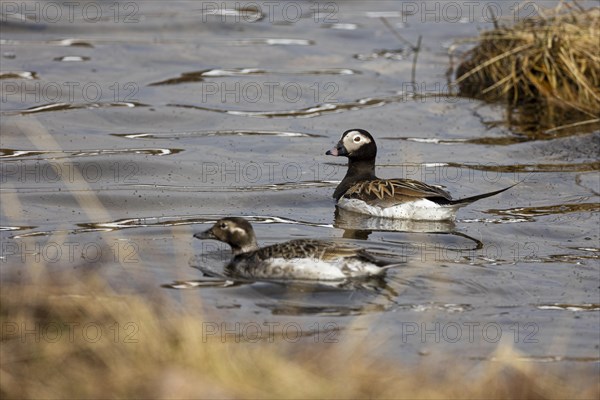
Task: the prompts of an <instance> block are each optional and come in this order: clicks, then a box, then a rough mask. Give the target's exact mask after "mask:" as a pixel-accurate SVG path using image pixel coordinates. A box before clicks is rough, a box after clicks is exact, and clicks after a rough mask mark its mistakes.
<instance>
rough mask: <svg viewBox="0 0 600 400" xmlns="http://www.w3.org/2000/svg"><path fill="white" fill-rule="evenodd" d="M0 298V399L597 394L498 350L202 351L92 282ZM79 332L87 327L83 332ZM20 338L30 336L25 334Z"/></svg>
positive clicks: (168, 324) (148, 311) (186, 321)
mask: <svg viewBox="0 0 600 400" xmlns="http://www.w3.org/2000/svg"><path fill="white" fill-rule="evenodd" d="M0 300H1V302H0V305H1V306H0V319H1V321H0V322H1V323H2V337H1V349H0V350H1V355H2V357H1V364H0V396H1V397H2V398H3V399H8V398H29V399H34V398H60V399H68V398H78V399H81V398H123V397H126V398H211V399H215V398H278V399H279V398H353V399H357V398H440V399H441V398H443V399H446V398H478V399H485V398H490V399H491V398H494V399H498V398H519V399H524V398H535V399H546V398H547V399H551V398H581V397H585V398H598V395H599V394H600V393H599V389H598V386H597V385H596V384H590V382H594V379H590V377H589V376H585V379H582V377H583V375H579V374H577V373H575V372H573V375H571V376H561V377H557V376H554V375H551V374H550V373H543V372H541V371H540V365H539V364H535V363H527V362H520V361H517V358H518V354H516V353H515V352H514V351H513V350H511V349H506V348H499V349H498V351H497V354H496V355H495V357H496V358H497V359H498V361H496V362H489V361H487V362H482V363H481V364H480V365H479V366H478V367H477V368H473V364H470V366H468V367H467V366H462V367H461V365H457V364H456V363H454V362H446V363H444V362H430V363H429V364H428V365H427V366H425V365H422V366H407V365H404V366H403V365H402V364H401V362H396V361H394V360H389V359H380V358H379V359H378V358H375V357H374V356H372V355H371V354H372V353H371V352H370V351H369V346H375V345H376V344H374V343H368V342H367V341H365V340H364V339H361V340H360V341H353V340H351V339H349V340H342V341H341V342H340V343H335V344H331V345H327V346H325V345H322V346H319V347H316V345H314V344H312V343H306V342H304V343H302V342H299V343H295V344H294V343H286V342H284V341H282V340H277V338H275V340H274V341H273V342H269V341H263V342H259V343H244V342H243V341H242V342H239V343H236V342H235V340H229V341H227V342H222V341H221V340H208V341H206V340H203V325H202V320H201V319H200V318H198V317H197V316H192V315H187V314H186V313H185V312H182V311H181V310H180V309H179V311H176V310H175V305H174V304H172V301H169V300H167V299H164V298H163V299H154V300H148V298H146V297H141V296H139V295H122V294H117V293H115V292H113V291H112V290H111V289H110V288H109V287H108V286H107V285H106V284H104V283H102V282H99V281H88V282H85V283H84V282H81V281H78V282H71V283H69V284H60V285H57V284H37V285H34V284H9V283H4V285H3V287H2V291H1V299H0ZM90 324H91V325H90ZM86 325H89V326H91V328H89V327H88V329H87V332H85V333H84V331H85V327H86ZM98 326H101V327H102V330H103V332H102V336H101V337H100V338H98V334H97V332H96V329H95V327H98ZM111 327H116V329H113V328H111ZM25 330H28V331H29V332H30V333H29V334H27V335H24V331H25ZM35 331H37V332H38V333H32V332H35ZM59 331H62V335H61V336H60V337H59V335H57V332H59ZM40 332H41V333H40ZM115 332H118V333H115ZM275 336H277V335H275ZM36 337H37V338H38V339H36ZM426 359H427V360H429V361H433V360H431V359H430V358H426ZM432 366H434V367H432ZM586 382H587V383H586ZM585 385H587V386H585Z"/></svg>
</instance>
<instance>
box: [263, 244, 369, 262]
mask: <svg viewBox="0 0 600 400" xmlns="http://www.w3.org/2000/svg"><path fill="white" fill-rule="evenodd" d="M360 254H361V249H360V248H359V247H354V246H350V245H346V244H338V243H334V242H329V241H323V240H313V239H297V240H290V241H289V242H284V243H277V244H273V245H270V246H266V247H263V248H261V249H258V250H256V251H255V252H254V254H253V256H254V257H257V258H258V259H260V260H268V259H273V258H283V259H293V258H314V259H318V260H333V259H339V258H348V257H356V256H359V255H360Z"/></svg>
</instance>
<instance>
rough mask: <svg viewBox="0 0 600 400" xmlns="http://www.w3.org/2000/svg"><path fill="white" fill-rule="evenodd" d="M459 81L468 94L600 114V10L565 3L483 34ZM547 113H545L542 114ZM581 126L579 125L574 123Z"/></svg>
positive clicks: (513, 103) (460, 69)
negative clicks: (544, 12) (549, 10)
mask: <svg viewBox="0 0 600 400" xmlns="http://www.w3.org/2000/svg"><path fill="white" fill-rule="evenodd" d="M477 42H478V44H477V45H476V46H475V47H474V48H473V49H471V50H470V51H468V52H467V53H466V54H465V55H464V61H463V62H462V63H461V64H460V65H459V67H458V68H457V72H456V76H457V79H456V83H457V84H458V86H459V89H460V93H461V94H462V95H465V96H469V97H475V98H480V99H484V100H487V101H506V102H508V104H509V106H511V107H520V106H528V105H531V104H532V103H533V104H536V105H538V108H539V107H540V106H541V107H543V108H545V109H548V110H553V111H551V112H553V114H556V108H557V107H558V108H561V109H563V110H566V111H568V112H571V113H572V112H577V113H579V114H581V115H580V117H579V122H584V121H585V120H589V121H593V120H595V119H597V118H598V117H599V116H600V8H598V7H595V8H591V9H583V8H581V7H580V6H579V5H578V3H577V2H561V3H560V4H559V5H558V6H557V7H556V8H555V9H554V10H552V11H551V12H548V13H546V14H540V15H538V16H537V17H535V18H528V19H524V20H522V21H519V22H517V23H514V24H512V25H510V26H509V25H502V24H496V28H495V29H493V30H490V31H486V32H483V33H482V34H481V36H480V37H479V38H478V39H477ZM543 113H544V110H542V115H543ZM569 122H570V123H577V121H574V122H573V121H569Z"/></svg>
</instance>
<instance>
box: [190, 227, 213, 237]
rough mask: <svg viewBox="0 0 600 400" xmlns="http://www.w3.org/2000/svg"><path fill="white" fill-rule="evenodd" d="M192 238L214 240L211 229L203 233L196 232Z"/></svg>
mask: <svg viewBox="0 0 600 400" xmlns="http://www.w3.org/2000/svg"><path fill="white" fill-rule="evenodd" d="M194 237H195V238H196V239H215V235H214V234H213V233H212V230H211V229H209V230H207V231H204V232H198V233H196V234H194Z"/></svg>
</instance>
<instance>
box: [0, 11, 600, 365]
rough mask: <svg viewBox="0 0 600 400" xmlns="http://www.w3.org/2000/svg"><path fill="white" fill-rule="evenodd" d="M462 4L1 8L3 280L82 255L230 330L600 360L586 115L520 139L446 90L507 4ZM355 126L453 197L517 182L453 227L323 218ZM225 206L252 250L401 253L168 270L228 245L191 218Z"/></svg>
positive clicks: (410, 172) (594, 183)
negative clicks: (324, 243) (339, 261)
mask: <svg viewBox="0 0 600 400" xmlns="http://www.w3.org/2000/svg"><path fill="white" fill-rule="evenodd" d="M467 3H469V4H471V5H467ZM467 3H465V4H463V3H460V2H458V3H455V4H459V5H461V8H460V9H459V11H460V12H461V13H462V19H461V18H457V16H456V14H455V11H456V10H452V9H447V8H443V7H442V4H444V3H435V4H438V6H436V7H437V9H436V8H433V11H429V12H428V11H427V9H426V8H425V7H426V6H425V5H424V3H420V2H409V3H405V4H404V5H402V3H399V2H383V1H376V2H349V1H348V2H330V3H321V4H320V5H319V7H320V11H319V12H318V13H317V12H316V11H315V10H316V8H315V7H316V6H315V4H316V3H309V2H284V3H276V7H275V8H274V9H271V10H270V9H269V6H267V5H264V7H262V8H261V10H260V11H261V12H260V13H257V12H256V9H253V8H248V9H246V10H245V11H239V10H238V11H235V4H234V3H231V4H228V5H227V6H226V7H225V8H223V7H222V6H221V4H222V3H221V2H219V3H208V2H205V3H202V2H168V3H167V2H165V3H164V4H163V3H161V2H139V3H136V2H128V3H120V4H117V3H106V4H105V3H91V4H94V5H96V6H97V7H100V8H94V9H92V8H93V7H88V9H86V10H85V11H84V10H83V9H82V8H79V7H76V8H75V9H74V18H73V19H72V20H71V19H70V18H69V17H68V14H67V11H66V10H62V11H63V13H64V14H63V15H62V17H61V18H59V19H58V20H57V19H56V18H55V14H53V13H52V12H53V10H52V9H51V8H48V7H50V6H49V5H50V4H51V2H48V3H44V2H42V3H37V4H38V6H39V7H40V8H39V9H38V11H37V12H36V11H33V12H31V11H28V12H25V11H23V10H21V9H20V8H19V7H20V4H21V3H18V4H17V3H10V4H14V5H15V6H16V7H17V9H13V8H7V6H6V4H8V3H3V21H2V23H3V30H2V39H1V42H0V44H1V48H2V50H1V52H2V68H1V69H2V71H1V75H0V82H1V84H2V121H1V131H2V137H1V146H0V147H1V153H0V159H1V161H2V164H1V165H2V171H1V172H2V188H1V191H0V195H1V199H2V206H1V207H2V208H1V211H2V223H1V225H2V228H1V229H2V231H1V232H0V235H1V237H2V255H1V257H2V259H1V265H2V269H1V274H2V279H3V280H4V281H7V280H15V279H23V280H25V279H29V277H31V276H33V277H35V276H39V274H41V272H40V270H41V269H43V268H46V267H47V268H48V269H49V271H50V272H51V273H56V274H58V273H60V272H66V273H68V274H85V273H87V272H89V271H94V272H97V273H100V274H102V275H103V276H105V277H107V278H108V279H109V281H110V282H111V284H113V285H114V286H115V287H116V288H118V289H119V290H126V291H131V290H133V291H139V292H141V293H144V294H149V295H152V294H153V293H155V292H156V291H157V290H162V291H165V292H167V293H168V295H170V296H173V297H174V298H176V299H178V301H179V302H180V303H181V305H182V307H183V308H184V309H186V310H187V311H189V312H203V313H204V314H205V315H208V316H209V318H212V320H214V321H215V323H218V324H220V323H221V322H222V321H226V322H227V323H228V324H230V326H229V328H230V329H233V331H234V332H235V334H237V335H239V336H242V337H244V335H246V334H247V332H246V331H245V330H244V327H252V328H253V329H255V328H256V324H258V326H260V327H263V328H264V329H265V331H264V332H265V333H266V332H267V327H268V326H272V325H273V324H279V326H280V327H287V328H290V329H292V330H293V332H292V333H290V335H291V336H292V338H293V337H294V335H295V333H299V334H300V336H301V337H306V338H308V339H305V340H308V341H310V342H324V343H328V341H331V340H334V341H335V340H339V339H343V338H344V337H346V338H362V337H365V338H366V337H368V338H369V339H370V340H372V341H373V343H379V348H380V349H381V353H382V354H385V355H387V356H390V357H394V358H398V359H402V360H403V361H406V360H412V359H419V358H420V357H422V356H424V355H429V354H437V355H443V356H451V357H459V358H460V359H462V360H463V361H468V360H481V359H488V358H490V357H491V356H490V354H491V353H492V352H493V350H494V349H495V348H497V346H498V343H510V344H514V346H515V347H516V348H517V349H518V350H519V351H521V352H522V354H523V358H524V359H528V360H531V361H538V362H544V363H546V362H549V363H556V364H558V365H559V366H565V365H570V363H576V364H578V365H581V364H586V365H588V364H589V365H594V366H595V367H596V368H597V365H598V361H600V355H599V342H598V324H599V310H600V298H599V275H598V274H599V271H598V266H599V265H598V259H599V258H600V243H599V231H598V226H599V225H598V223H599V222H600V221H599V217H598V215H599V214H598V211H599V206H598V200H599V195H600V187H599V179H598V169H599V166H600V164H599V162H598V154H599V151H600V131H599V130H598V127H597V126H596V130H594V129H593V128H594V127H591V128H590V127H587V130H585V129H583V128H582V129H579V130H577V129H569V130H558V131H552V132H548V133H544V132H537V134H534V135H524V134H519V133H515V132H517V131H518V129H515V128H514V127H512V128H511V127H510V126H509V125H508V124H507V123H506V120H507V114H506V112H505V110H503V109H502V108H501V107H499V106H491V105H487V104H484V103H481V102H479V101H475V100H470V99H464V98H457V97H454V96H446V94H447V92H448V90H447V84H446V82H447V78H446V71H447V69H448V67H449V57H448V49H449V47H450V46H451V45H452V43H453V42H454V41H456V40H459V39H461V38H465V37H470V36H475V35H476V34H477V33H478V29H480V28H486V27H490V26H491V22H490V19H489V18H487V20H486V18H484V17H482V13H484V5H485V4H488V3H490V4H491V5H492V6H494V7H499V8H497V9H498V10H499V11H500V13H501V14H502V16H504V17H507V18H512V17H514V10H512V9H511V8H510V7H511V6H512V5H509V4H507V3H506V2H503V3H500V2H495V3H494V2H481V3H476V4H475V3H473V2H467ZM53 4H57V3H53ZM215 4H216V6H215ZM241 4H242V5H243V2H242V3H241ZM253 4H254V3H253ZM430 4H433V3H430ZM538 4H541V5H544V6H550V5H552V4H554V3H551V2H548V3H541V2H538ZM409 6H410V8H408V7H409ZM45 7H46V8H45ZM203 7H204V9H203ZM214 7H216V8H214ZM412 7H416V8H412ZM432 7H433V6H432ZM444 7H445V6H444ZM242 9H243V7H242ZM283 9H285V10H286V13H284V14H282V10H283ZM44 10H45V11H44ZM98 10H102V11H101V12H102V17H101V18H97V16H98V15H99V14H98V12H100V11H98ZM298 10H299V11H300V12H301V13H300V14H301V15H299V16H298V19H297V20H296V17H295V16H296V11H298ZM469 10H471V11H472V13H470V12H469ZM269 11H271V12H269ZM402 11H405V12H406V14H402ZM411 12H415V13H414V14H412V15H408V14H410V13H411ZM531 12H532V10H531V9H526V10H522V11H521V14H519V15H521V16H526V15H529V14H530V13H531ZM23 13H24V15H20V14H23ZM483 15H485V14H483ZM382 18H385V20H383V19H382ZM96 19H98V20H97V21H96ZM222 19H224V20H222ZM386 23H387V24H389V25H391V26H393V27H394V29H395V30H396V31H397V32H398V33H399V34H400V35H401V36H402V37H403V38H404V39H405V40H407V41H408V42H410V43H412V44H413V45H414V44H416V43H417V39H418V37H419V35H421V36H422V45H421V50H420V51H419V52H418V59H417V64H416V65H417V68H416V71H415V72H416V82H417V84H416V87H417V89H418V92H420V93H421V94H424V95H428V96H413V95H411V93H410V92H411V91H413V90H414V88H415V85H413V84H412V83H411V71H412V64H413V58H414V56H415V51H414V50H413V49H411V46H410V45H409V44H408V43H405V42H403V41H401V40H400V39H399V38H397V37H396V36H395V35H394V34H393V33H392V32H391V31H390V29H388V27H387V26H386ZM440 93H441V95H440ZM354 127H362V128H365V129H368V130H369V131H370V132H371V133H373V134H374V136H375V137H376V138H377V140H378V147H379V155H378V160H377V162H378V173H379V175H380V176H382V177H407V178H413V179H419V180H424V181H427V182H428V183H433V184H438V185H443V186H445V187H446V188H447V189H448V190H449V191H450V192H451V193H453V194H454V196H455V197H457V198H460V197H466V196H470V195H475V194H478V193H483V192H486V191H492V190H496V189H498V188H501V187H505V186H508V185H511V184H513V183H516V182H519V181H523V182H522V183H521V184H520V185H517V186H516V187H514V188H512V189H511V190H509V191H507V192H504V193H502V194H500V195H498V196H495V197H492V198H489V199H485V200H481V201H480V202H477V203H475V204H473V205H471V206H469V207H466V208H464V209H462V210H461V211H460V212H459V215H458V219H457V221H456V222H455V223H454V224H446V223H428V222H423V223H416V222H406V221H404V222H402V221H394V222H390V221H385V220H383V221H381V220H376V219H369V218H361V217H359V216H355V215H351V214H350V215H348V214H341V215H336V213H335V211H334V209H335V208H334V201H333V199H332V198H331V194H332V193H333V190H334V188H335V186H336V184H337V182H338V181H339V180H340V179H341V178H342V177H343V175H344V173H345V165H344V160H342V159H337V158H333V157H327V156H325V155H324V154H325V151H326V150H328V149H329V148H331V146H332V145H333V144H335V143H336V141H337V140H338V138H339V136H340V134H341V133H342V132H343V131H345V130H347V129H349V128H354ZM223 215H240V216H246V217H248V218H249V219H250V220H251V221H252V222H253V223H254V226H255V229H256V231H257V236H258V238H259V240H260V242H261V243H263V244H268V243H273V242H278V241H282V240H287V239H293V238H304V237H310V238H339V240H342V241H345V242H348V243H356V244H359V245H361V246H363V247H366V248H369V249H370V250H372V251H373V252H377V253H379V254H381V255H383V256H386V257H390V258H394V259H397V260H400V261H403V262H405V266H404V267H402V268H398V269H395V270H391V271H390V272H389V273H388V275H387V277H386V279H385V280H384V281H383V282H374V283H365V284H361V285H358V287H354V288H342V289H334V288H328V287H303V286H301V287H291V288H290V287H285V286H282V285H278V284H271V283H256V284H252V285H241V286H236V287H228V288H222V287H203V288H196V289H190V290H186V291H182V290H179V291H178V290H170V289H164V288H161V286H160V285H164V284H169V283H171V282H174V281H178V280H197V279H201V278H202V273H201V272H200V271H199V270H198V269H197V268H196V267H199V266H202V267H205V268H209V269H215V270H218V269H219V268H221V267H222V264H223V263H224V262H225V261H226V260H227V259H228V258H229V251H228V249H226V248H225V247H224V246H222V245H220V244H218V243H216V242H210V241H208V242H201V241H198V240H194V239H193V238H192V234H193V233H195V232H198V231H200V230H204V229H207V228H208V227H209V226H210V224H211V223H213V222H214V221H215V219H216V218H218V217H219V216H223ZM198 299H201V300H202V304H203V306H202V310H197V307H198V301H197V300H198ZM236 323H240V324H241V325H235V324H236ZM248 324H253V325H248ZM269 324H271V325H269ZM218 326H219V327H221V325H218ZM232 327H233V328H232ZM211 332H212V331H211ZM222 333H223V332H222V331H219V330H217V332H216V333H215V334H217V335H218V334H222ZM211 334H212V333H211ZM292 338H291V339H290V340H292ZM590 363H591V364H590Z"/></svg>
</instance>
